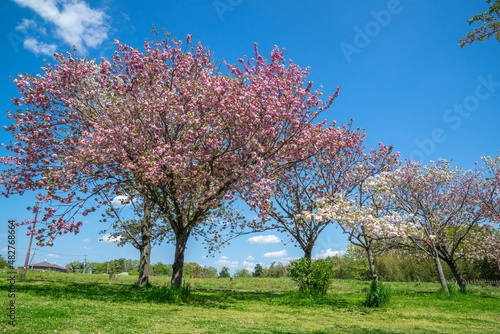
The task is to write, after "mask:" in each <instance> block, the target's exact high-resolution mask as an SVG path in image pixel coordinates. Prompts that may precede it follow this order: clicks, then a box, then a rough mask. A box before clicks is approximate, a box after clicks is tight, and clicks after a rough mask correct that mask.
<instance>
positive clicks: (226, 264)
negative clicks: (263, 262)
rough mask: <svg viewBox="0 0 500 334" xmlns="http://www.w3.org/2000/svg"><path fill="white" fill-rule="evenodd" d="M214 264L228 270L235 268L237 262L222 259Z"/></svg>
mask: <svg viewBox="0 0 500 334" xmlns="http://www.w3.org/2000/svg"><path fill="white" fill-rule="evenodd" d="M214 264H216V265H218V266H224V267H228V268H236V267H237V266H238V261H229V260H223V259H222V258H221V259H220V260H218V261H215V262H214Z"/></svg>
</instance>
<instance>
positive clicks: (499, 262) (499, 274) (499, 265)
mask: <svg viewBox="0 0 500 334" xmlns="http://www.w3.org/2000/svg"><path fill="white" fill-rule="evenodd" d="M497 265H498V276H500V259H498V260H497Z"/></svg>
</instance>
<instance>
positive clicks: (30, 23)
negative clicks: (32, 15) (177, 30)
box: [16, 19, 47, 36]
mask: <svg viewBox="0 0 500 334" xmlns="http://www.w3.org/2000/svg"><path fill="white" fill-rule="evenodd" d="M16 30H17V31H20V32H22V33H25V34H27V33H30V32H32V31H36V32H37V33H40V34H42V35H44V36H46V35H47V29H45V27H39V26H38V24H37V23H36V22H35V21H34V20H28V19H23V20H22V21H21V23H19V24H18V25H17V26H16Z"/></svg>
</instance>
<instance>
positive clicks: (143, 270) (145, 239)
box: [137, 231, 151, 288]
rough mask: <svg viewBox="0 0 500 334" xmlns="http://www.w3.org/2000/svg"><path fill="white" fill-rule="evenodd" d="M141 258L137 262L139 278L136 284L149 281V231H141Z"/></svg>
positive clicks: (139, 284) (144, 284) (141, 284)
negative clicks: (146, 232)
mask: <svg viewBox="0 0 500 334" xmlns="http://www.w3.org/2000/svg"><path fill="white" fill-rule="evenodd" d="M140 251H141V259H140V263H139V278H138V280H137V285H138V286H139V287H141V288H142V287H143V286H146V285H147V284H148V283H149V267H150V265H151V231H149V233H148V234H145V233H144V232H143V233H142V244H141V249H140Z"/></svg>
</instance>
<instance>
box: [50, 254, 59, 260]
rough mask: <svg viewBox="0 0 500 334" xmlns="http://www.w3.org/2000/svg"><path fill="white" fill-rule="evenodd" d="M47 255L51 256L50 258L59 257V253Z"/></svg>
mask: <svg viewBox="0 0 500 334" xmlns="http://www.w3.org/2000/svg"><path fill="white" fill-rule="evenodd" d="M47 257H51V258H54V259H57V258H58V257H59V255H57V254H49V255H47Z"/></svg>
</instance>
